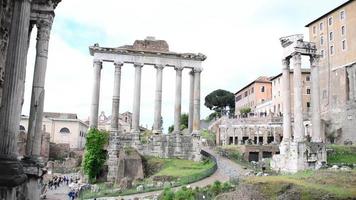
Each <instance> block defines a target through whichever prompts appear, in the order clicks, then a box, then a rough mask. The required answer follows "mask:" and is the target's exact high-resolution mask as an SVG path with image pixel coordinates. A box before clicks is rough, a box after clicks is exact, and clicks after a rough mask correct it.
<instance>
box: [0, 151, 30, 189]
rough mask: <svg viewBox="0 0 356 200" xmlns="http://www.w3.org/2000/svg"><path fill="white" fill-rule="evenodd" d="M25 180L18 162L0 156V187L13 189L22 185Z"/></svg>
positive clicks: (25, 177)
mask: <svg viewBox="0 0 356 200" xmlns="http://www.w3.org/2000/svg"><path fill="white" fill-rule="evenodd" d="M26 179H27V176H26V174H25V173H24V171H23V166H22V164H21V162H20V161H19V160H17V159H13V158H6V157H2V156H0V187H2V186H4V187H15V186H18V185H21V184H22V183H24V182H25V181H26Z"/></svg>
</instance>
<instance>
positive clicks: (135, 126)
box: [131, 63, 143, 134]
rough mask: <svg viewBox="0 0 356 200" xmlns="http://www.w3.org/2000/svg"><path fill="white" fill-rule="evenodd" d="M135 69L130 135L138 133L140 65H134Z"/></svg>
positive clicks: (141, 65)
mask: <svg viewBox="0 0 356 200" xmlns="http://www.w3.org/2000/svg"><path fill="white" fill-rule="evenodd" d="M134 67H135V85H134V98H133V108H132V130H131V132H132V133H136V134H138V133H140V102H141V72H142V67H143V64H142V63H134Z"/></svg>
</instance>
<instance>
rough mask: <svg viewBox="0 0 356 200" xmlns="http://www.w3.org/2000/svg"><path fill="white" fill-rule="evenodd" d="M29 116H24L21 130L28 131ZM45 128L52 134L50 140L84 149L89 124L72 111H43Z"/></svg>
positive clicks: (73, 147)
mask: <svg viewBox="0 0 356 200" xmlns="http://www.w3.org/2000/svg"><path fill="white" fill-rule="evenodd" d="M28 121H29V117H28V116H22V117H21V121H20V130H21V131H25V132H27V130H28ZM42 124H43V130H44V131H45V132H48V133H49V134H50V142H53V143H57V144H69V146H70V148H71V149H83V148H84V146H85V141H86V139H85V136H86V133H87V131H88V125H87V124H86V123H84V122H83V121H81V120H79V119H78V117H77V115H76V114H72V113H51V112H44V113H43V121H42Z"/></svg>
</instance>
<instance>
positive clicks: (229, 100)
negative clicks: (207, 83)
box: [204, 89, 235, 116]
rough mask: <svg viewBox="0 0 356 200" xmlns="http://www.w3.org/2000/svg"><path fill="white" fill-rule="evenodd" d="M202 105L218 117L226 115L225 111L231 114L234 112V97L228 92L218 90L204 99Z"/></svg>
mask: <svg viewBox="0 0 356 200" xmlns="http://www.w3.org/2000/svg"><path fill="white" fill-rule="evenodd" d="M204 105H205V106H206V107H208V108H209V109H210V110H214V111H215V112H217V113H218V114H219V116H221V115H222V114H226V113H227V111H229V113H230V114H232V113H234V110H235V95H234V94H233V93H231V92H229V91H226V90H222V89H218V90H215V91H213V92H211V93H210V94H208V95H207V96H206V97H205V103H204ZM226 108H229V109H228V110H227V109H226Z"/></svg>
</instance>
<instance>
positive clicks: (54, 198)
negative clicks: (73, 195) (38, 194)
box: [46, 185, 69, 200]
mask: <svg viewBox="0 0 356 200" xmlns="http://www.w3.org/2000/svg"><path fill="white" fill-rule="evenodd" d="M68 193H69V187H68V186H67V185H63V186H60V187H59V188H57V189H56V190H47V194H46V197H47V199H48V200H66V199H69V197H68V195H67V194H68Z"/></svg>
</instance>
